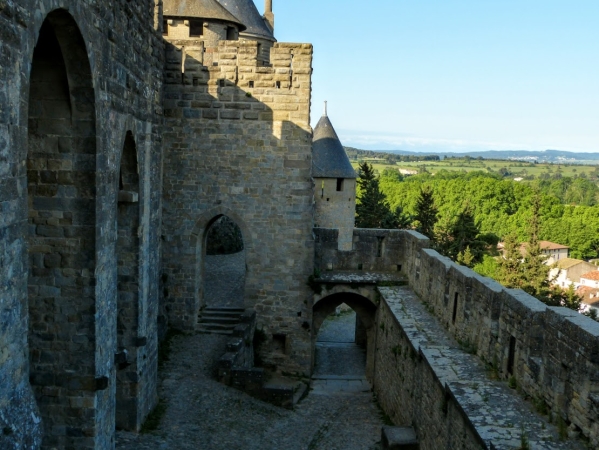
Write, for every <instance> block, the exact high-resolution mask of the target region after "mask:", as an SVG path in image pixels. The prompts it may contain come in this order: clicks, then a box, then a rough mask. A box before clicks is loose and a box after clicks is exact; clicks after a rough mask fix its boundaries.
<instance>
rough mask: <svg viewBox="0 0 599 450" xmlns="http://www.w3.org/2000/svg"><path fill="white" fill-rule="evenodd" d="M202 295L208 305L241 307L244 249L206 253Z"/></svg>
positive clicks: (243, 281)
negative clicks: (223, 253)
mask: <svg viewBox="0 0 599 450" xmlns="http://www.w3.org/2000/svg"><path fill="white" fill-rule="evenodd" d="M205 258H206V260H205V263H204V264H205V266H204V277H205V280H206V281H205V284H204V295H205V298H206V305H207V306H209V307H213V308H214V307H223V306H228V307H243V305H244V302H243V289H244V285H245V251H242V252H239V253H234V254H231V255H206V257H205Z"/></svg>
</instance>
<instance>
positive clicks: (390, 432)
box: [381, 426, 420, 450]
mask: <svg viewBox="0 0 599 450" xmlns="http://www.w3.org/2000/svg"><path fill="white" fill-rule="evenodd" d="M381 444H382V448H383V450H419V449H420V444H419V443H418V438H417V436H416V432H415V431H414V428H412V427H390V426H384V427H383V428H382V430H381Z"/></svg>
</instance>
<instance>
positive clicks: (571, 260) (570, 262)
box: [556, 258, 586, 269]
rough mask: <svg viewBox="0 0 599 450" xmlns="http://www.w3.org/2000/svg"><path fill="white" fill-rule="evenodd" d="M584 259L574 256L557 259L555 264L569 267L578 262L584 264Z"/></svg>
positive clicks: (560, 266)
mask: <svg viewBox="0 0 599 450" xmlns="http://www.w3.org/2000/svg"><path fill="white" fill-rule="evenodd" d="M585 262H586V261H583V260H581V259H574V258H564V259H560V260H559V261H557V263H556V265H557V267H558V268H560V269H570V268H571V267H574V266H576V265H578V264H584V263H585Z"/></svg>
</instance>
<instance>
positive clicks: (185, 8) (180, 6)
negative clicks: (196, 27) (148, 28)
mask: <svg viewBox="0 0 599 450" xmlns="http://www.w3.org/2000/svg"><path fill="white" fill-rule="evenodd" d="M163 15H164V16H165V17H185V18H194V17H197V18H199V19H208V20H210V19H212V20H222V21H224V22H231V23H234V24H237V25H238V26H239V31H243V30H245V29H246V26H245V25H244V24H243V22H242V21H241V20H239V19H238V18H237V17H235V16H234V15H233V14H231V13H230V12H229V11H227V9H226V8H225V7H224V6H223V5H221V4H220V3H219V2H218V1H216V0H164V6H163Z"/></svg>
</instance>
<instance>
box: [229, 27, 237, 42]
mask: <svg viewBox="0 0 599 450" xmlns="http://www.w3.org/2000/svg"><path fill="white" fill-rule="evenodd" d="M235 40H237V33H235V28H233V27H227V41H235Z"/></svg>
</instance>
